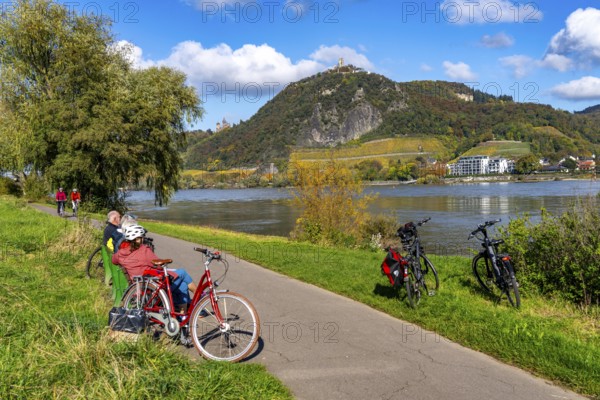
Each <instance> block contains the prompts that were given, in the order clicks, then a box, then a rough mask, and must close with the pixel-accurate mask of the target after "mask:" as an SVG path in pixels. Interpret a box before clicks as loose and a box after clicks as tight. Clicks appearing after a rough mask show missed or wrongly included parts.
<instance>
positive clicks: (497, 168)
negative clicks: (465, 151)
mask: <svg viewBox="0 0 600 400" xmlns="http://www.w3.org/2000/svg"><path fill="white" fill-rule="evenodd" d="M514 168H515V162H514V161H513V160H508V159H506V158H502V157H496V158H490V157H489V156H467V157H460V158H459V159H458V161H457V162H456V163H453V164H448V170H449V174H450V175H487V174H505V173H511V172H513V170H514Z"/></svg>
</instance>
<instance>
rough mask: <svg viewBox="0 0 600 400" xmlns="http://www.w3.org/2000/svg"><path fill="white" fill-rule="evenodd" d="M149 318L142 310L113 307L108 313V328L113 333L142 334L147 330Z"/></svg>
mask: <svg viewBox="0 0 600 400" xmlns="http://www.w3.org/2000/svg"><path fill="white" fill-rule="evenodd" d="M147 324H148V317H147V316H146V312H145V311H144V310H142V309H133V310H127V309H125V308H123V307H113V308H112V309H111V310H110V312H109V313H108V326H110V329H112V330H113V331H119V332H129V333H140V332H143V331H144V329H146V325H147Z"/></svg>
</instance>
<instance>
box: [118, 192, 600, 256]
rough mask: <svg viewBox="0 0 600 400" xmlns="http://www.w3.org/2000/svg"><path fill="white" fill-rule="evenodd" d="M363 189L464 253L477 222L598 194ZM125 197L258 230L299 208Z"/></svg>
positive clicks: (174, 217)
mask: <svg viewBox="0 0 600 400" xmlns="http://www.w3.org/2000/svg"><path fill="white" fill-rule="evenodd" d="M365 192H366V193H378V194H379V195H378V198H377V199H376V200H375V201H374V202H373V204H372V205H371V206H370V208H369V211H370V212H372V213H374V214H386V215H392V216H394V217H395V218H396V219H397V220H398V223H399V224H400V223H405V222H408V221H411V220H412V221H414V220H418V219H421V218H424V217H431V221H430V222H429V223H428V224H427V225H425V226H423V227H422V229H421V233H422V236H423V240H424V243H425V244H426V248H427V249H428V250H429V251H430V252H436V253H438V254H439V253H451V254H456V253H464V250H460V249H464V247H465V245H466V244H467V243H466V238H467V236H468V234H469V232H471V231H472V230H474V229H475V228H476V227H477V225H478V224H479V223H481V222H483V221H485V220H490V219H496V218H502V221H503V224H505V223H507V222H508V221H509V219H510V218H512V217H515V216H517V215H520V214H523V213H529V214H530V215H531V216H532V217H533V218H534V219H535V218H536V217H539V215H540V210H541V209H542V208H545V209H546V210H548V211H550V212H551V213H560V212H562V211H564V210H565V209H566V208H567V207H569V206H570V205H571V204H573V202H574V201H575V199H576V198H577V197H580V196H589V195H597V194H598V193H599V192H600V182H593V181H557V182H537V183H486V184H461V185H443V186H431V185H390V186H372V187H369V188H367V190H365ZM129 201H130V202H131V206H132V211H133V212H134V213H135V214H137V215H138V216H139V217H141V218H148V219H155V220H160V221H172V222H177V223H185V224H192V225H203V226H215V227H220V228H224V229H229V230H233V231H240V232H247V233H256V234H261V235H278V236H287V235H288V234H289V232H290V231H291V230H292V228H293V226H294V222H295V220H296V218H298V216H299V214H300V212H299V210H298V209H297V208H296V207H295V206H294V205H293V203H292V202H291V195H290V193H289V191H288V190H285V189H223V190H220V189H202V190H183V191H180V192H177V193H176V194H175V196H174V198H173V199H172V201H171V202H170V203H169V205H168V206H167V207H155V206H154V195H153V194H152V193H148V192H133V193H132V194H131V196H130V198H129ZM434 249H435V251H434Z"/></svg>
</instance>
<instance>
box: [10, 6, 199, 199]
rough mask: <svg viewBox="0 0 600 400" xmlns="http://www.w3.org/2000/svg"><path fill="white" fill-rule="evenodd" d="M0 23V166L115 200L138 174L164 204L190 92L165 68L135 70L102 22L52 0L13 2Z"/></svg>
mask: <svg viewBox="0 0 600 400" xmlns="http://www.w3.org/2000/svg"><path fill="white" fill-rule="evenodd" d="M14 6H15V7H14V9H11V10H10V13H6V14H5V15H3V18H2V19H1V20H0V38H1V39H0V81H1V82H2V83H1V86H0V102H1V104H0V105H1V109H2V111H3V112H2V113H1V114H0V134H2V135H3V137H4V138H5V140H2V141H0V147H2V149H0V150H2V151H3V153H4V152H5V154H11V155H12V156H11V157H10V158H0V163H1V164H0V169H3V170H12V171H15V172H17V173H18V174H20V175H21V176H24V175H26V174H27V171H35V172H38V173H41V174H43V175H44V176H45V177H46V178H47V179H48V180H49V181H50V182H52V183H53V184H54V185H55V186H58V185H62V186H66V187H74V186H77V187H78V188H80V190H81V192H82V194H83V195H84V196H88V197H90V196H95V197H96V198H99V199H101V201H102V202H103V203H104V204H103V205H105V206H113V205H114V203H115V201H116V200H117V199H118V198H119V188H121V187H123V186H127V185H130V184H137V183H140V182H141V181H142V180H145V181H146V183H147V184H148V185H149V188H150V189H153V190H154V191H155V194H156V201H157V203H159V204H163V203H164V202H166V201H168V199H169V197H170V195H171V194H172V193H173V191H174V190H176V189H177V178H178V175H179V173H180V171H181V168H182V160H181V158H180V156H179V153H178V151H177V150H178V147H179V146H180V145H182V144H183V143H184V141H185V129H184V124H185V121H186V120H188V121H191V120H193V119H196V118H200V117H201V116H202V113H203V110H202V108H201V105H200V101H199V99H198V96H197V94H196V92H195V90H194V89H193V88H192V87H189V86H187V85H186V83H185V81H186V77H185V75H183V74H182V73H180V72H178V71H175V70H173V69H170V68H166V67H162V68H151V69H147V70H136V69H133V68H132V67H131V65H130V64H129V63H128V62H127V57H126V54H124V53H123V50H122V49H121V48H120V47H117V46H115V42H114V38H113V36H112V33H111V31H110V24H109V21H108V20H106V19H102V18H99V17H95V16H78V15H75V14H73V13H69V11H68V9H67V8H66V7H64V6H63V5H61V4H59V3H57V2H55V1H51V0H17V1H16V2H15V3H14Z"/></svg>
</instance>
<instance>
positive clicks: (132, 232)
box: [125, 225, 146, 241]
mask: <svg viewBox="0 0 600 400" xmlns="http://www.w3.org/2000/svg"><path fill="white" fill-rule="evenodd" d="M145 234H146V230H145V229H144V228H143V227H142V226H140V225H132V226H128V227H127V228H126V229H125V240H129V241H132V240H135V239H137V238H139V237H143V236H144V235H145Z"/></svg>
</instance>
